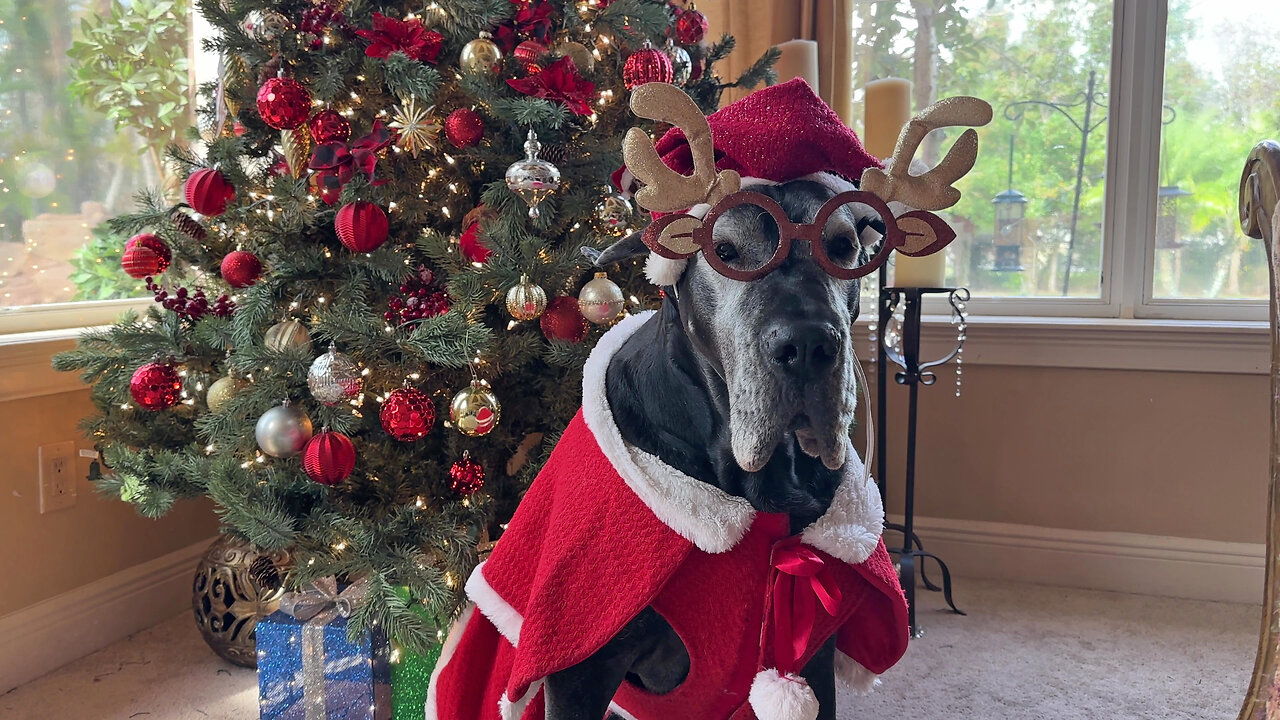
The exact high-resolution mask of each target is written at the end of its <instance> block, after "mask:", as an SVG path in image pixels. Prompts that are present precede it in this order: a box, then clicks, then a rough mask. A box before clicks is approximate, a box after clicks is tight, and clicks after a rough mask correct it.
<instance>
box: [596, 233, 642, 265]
mask: <svg viewBox="0 0 1280 720" xmlns="http://www.w3.org/2000/svg"><path fill="white" fill-rule="evenodd" d="M643 235H644V231H643V230H639V231H636V232H633V233H631V234H630V235H628V236H626V237H624V238H622V239H621V240H619V241H618V242H616V243H614V244H612V245H610V246H609V247H607V248H605V250H604V251H603V252H601V253H600V254H599V255H597V256H596V257H594V258H592V259H591V260H592V262H594V263H595V264H596V266H597V267H604V266H605V265H612V264H613V263H616V262H621V261H623V260H629V259H631V258H634V257H640V256H641V255H648V254H649V248H648V247H647V246H646V245H645V244H644V241H643V240H641V236H643Z"/></svg>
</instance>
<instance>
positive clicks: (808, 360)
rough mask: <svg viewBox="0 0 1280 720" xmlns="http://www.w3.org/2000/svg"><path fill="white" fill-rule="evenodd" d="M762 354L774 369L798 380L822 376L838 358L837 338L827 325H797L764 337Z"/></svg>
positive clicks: (811, 323) (785, 327)
mask: <svg viewBox="0 0 1280 720" xmlns="http://www.w3.org/2000/svg"><path fill="white" fill-rule="evenodd" d="M765 337H766V340H765V352H766V353H768V357H769V359H770V360H772V361H773V363H774V364H775V365H777V366H778V367H779V368H781V369H782V370H783V371H784V372H786V373H788V374H790V375H793V376H795V377H797V378H811V377H816V376H818V375H821V374H824V373H826V372H828V371H829V370H831V368H832V367H833V366H834V365H835V364H836V358H837V357H839V355H840V344H839V338H838V336H837V334H836V330H835V328H834V327H832V326H830V325H828V324H826V323H814V322H810V323H799V324H795V325H786V326H783V327H779V328H776V329H774V330H773V331H772V332H769V333H767V334H766V335H765Z"/></svg>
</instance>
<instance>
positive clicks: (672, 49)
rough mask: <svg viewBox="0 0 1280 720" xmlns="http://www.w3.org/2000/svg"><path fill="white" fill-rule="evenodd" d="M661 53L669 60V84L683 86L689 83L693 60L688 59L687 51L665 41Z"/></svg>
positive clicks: (669, 41)
mask: <svg viewBox="0 0 1280 720" xmlns="http://www.w3.org/2000/svg"><path fill="white" fill-rule="evenodd" d="M662 52H664V53H666V55H667V57H668V58H670V59H671V71H672V72H671V84H673V85H683V84H685V83H687V82H689V78H690V76H692V75H693V58H691V57H689V51H688V50H685V49H684V48H682V47H680V46H679V45H676V44H675V43H674V42H672V41H671V40H667V45H666V47H664V48H663V49H662Z"/></svg>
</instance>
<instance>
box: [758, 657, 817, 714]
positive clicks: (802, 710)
mask: <svg viewBox="0 0 1280 720" xmlns="http://www.w3.org/2000/svg"><path fill="white" fill-rule="evenodd" d="M747 700H748V701H749V702H750V703H751V709H752V710H754V711H755V714H756V717H757V718H759V719H760V720H817V718H818V710H819V709H820V708H819V705H818V698H817V696H815V695H814V694H813V688H811V687H809V683H807V682H805V680H804V678H802V677H799V676H797V675H787V676H785V677H783V676H782V675H781V674H780V673H779V672H778V671H777V670H775V669H773V668H767V669H765V670H761V671H760V672H758V673H756V679H755V680H753V681H752V682H751V694H749V695H748V696H747Z"/></svg>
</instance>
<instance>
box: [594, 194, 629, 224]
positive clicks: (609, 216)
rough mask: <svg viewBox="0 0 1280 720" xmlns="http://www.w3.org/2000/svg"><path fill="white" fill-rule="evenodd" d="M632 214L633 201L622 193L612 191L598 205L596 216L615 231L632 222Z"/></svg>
mask: <svg viewBox="0 0 1280 720" xmlns="http://www.w3.org/2000/svg"><path fill="white" fill-rule="evenodd" d="M631 214H632V210H631V201H630V200H628V199H627V196H626V195H623V194H622V193H610V194H608V195H606V196H605V198H604V200H601V201H600V204H599V205H598V206H596V216H597V217H599V218H600V221H601V222H603V223H604V224H605V225H606V226H607V227H608V228H609V229H610V230H611V231H614V232H621V231H622V230H623V229H625V228H626V227H627V226H628V225H630V224H631Z"/></svg>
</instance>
